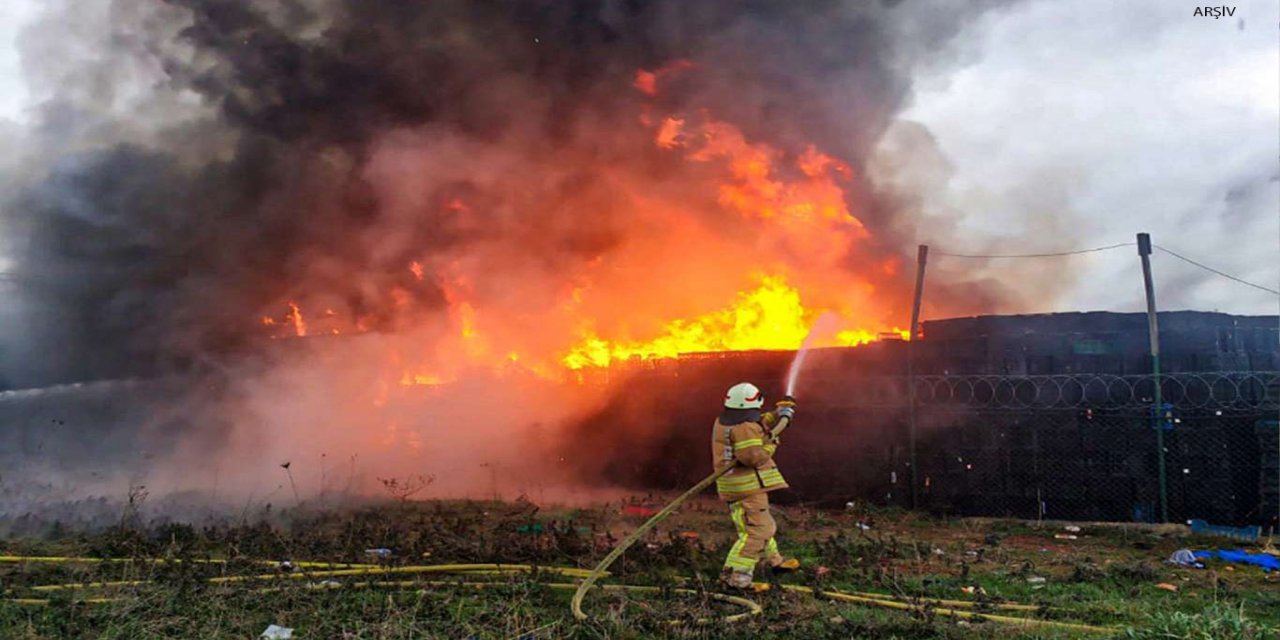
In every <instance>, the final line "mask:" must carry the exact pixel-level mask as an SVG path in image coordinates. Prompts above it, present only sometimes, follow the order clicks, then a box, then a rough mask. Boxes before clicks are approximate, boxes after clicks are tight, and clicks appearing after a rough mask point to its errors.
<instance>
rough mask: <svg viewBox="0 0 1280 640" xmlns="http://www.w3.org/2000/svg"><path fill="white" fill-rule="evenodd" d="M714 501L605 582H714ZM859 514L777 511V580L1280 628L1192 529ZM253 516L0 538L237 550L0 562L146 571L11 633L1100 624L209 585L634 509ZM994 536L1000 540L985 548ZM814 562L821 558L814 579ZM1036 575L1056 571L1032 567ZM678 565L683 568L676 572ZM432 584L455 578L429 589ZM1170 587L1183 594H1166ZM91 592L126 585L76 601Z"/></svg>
mask: <svg viewBox="0 0 1280 640" xmlns="http://www.w3.org/2000/svg"><path fill="white" fill-rule="evenodd" d="M721 511H722V506H721V505H719V504H717V503H714V502H707V503H699V504H695V505H693V506H692V507H691V508H688V509H686V510H684V511H683V512H681V513H678V514H676V515H675V516H674V517H673V518H672V520H671V521H670V522H668V523H665V524H664V525H663V526H662V527H661V530H660V531H658V532H656V533H655V534H654V535H653V536H651V537H649V538H648V539H646V540H645V541H643V542H642V543H640V544H638V545H637V546H636V547H634V548H633V550H632V551H630V552H628V554H627V555H626V556H624V558H623V560H622V561H620V562H619V564H618V565H616V566H615V568H614V573H615V575H614V577H613V578H611V579H610V580H609V582H613V583H629V584H640V585H655V586H666V587H672V586H676V585H677V584H686V585H687V586H690V587H692V588H695V589H697V588H700V587H701V586H707V587H710V588H712V589H714V584H715V579H716V577H717V575H718V572H719V566H720V562H721V559H722V558H723V554H724V552H725V550H726V548H727V545H728V543H729V535H730V531H731V529H730V527H731V525H730V524H729V522H728V518H727V517H725V516H724V514H723V513H721ZM866 515H867V514H852V513H845V512H830V511H813V510H807V509H802V508H792V509H785V508H784V509H781V510H779V513H778V519H779V521H780V523H781V531H782V532H781V534H780V542H781V544H782V546H783V548H784V551H786V552H787V553H789V554H793V555H796V556H798V557H800V558H801V559H802V560H803V561H804V563H805V566H806V567H807V570H806V571H804V572H801V573H799V574H796V575H792V576H787V577H786V578H785V581H786V582H789V583H796V584H805V585H809V586H814V587H818V588H820V589H829V590H840V591H871V592H876V593H881V594H901V595H905V596H912V597H922V596H923V597H933V598H941V599H949V600H969V601H977V602H979V603H980V608H979V609H978V610H979V611H982V610H987V611H992V612H996V611H995V609H994V607H993V605H995V604H998V603H1003V602H1017V603H1023V604H1030V605H1035V606H1037V607H1039V608H1040V609H1039V611H1038V612H1037V613H1036V614H1034V615H1036V617H1039V618H1043V619H1048V620H1061V621H1069V622H1077V623H1085V624H1092V625H1099V626H1112V627H1116V628H1117V629H1119V630H1118V631H1117V633H1116V634H1115V636H1116V637H1126V636H1127V637H1130V638H1142V639H1148V638H1150V639H1154V638H1168V639H1176V638H1195V639H1197V640H1200V639H1207V638H1219V637H1221V638H1232V639H1235V638H1239V639H1248V640H1255V639H1261V638H1272V637H1275V632H1274V629H1275V628H1276V627H1277V626H1278V625H1280V583H1276V582H1272V581H1269V580H1268V577H1267V576H1264V575H1263V574H1262V573H1261V571H1260V570H1258V569H1256V568H1248V567H1240V568H1235V570H1233V571H1228V569H1227V567H1226V565H1223V564H1221V563H1216V564H1214V565H1212V566H1211V567H1210V568H1209V569H1208V570H1202V571H1198V570H1194V569H1181V568H1176V567H1171V566H1169V565H1165V564H1163V563H1162V562H1161V560H1162V559H1163V558H1165V557H1167V556H1168V555H1169V553H1170V552H1171V551H1172V550H1173V549H1176V548H1178V547H1179V546H1182V545H1185V544H1188V542H1187V540H1186V539H1178V538H1175V537H1171V536H1168V535H1163V536H1160V535H1152V534H1149V533H1142V532H1134V531H1126V532H1122V533H1117V532H1115V531H1111V530H1105V531H1104V530H1099V531H1092V530H1086V532H1084V536H1083V537H1082V538H1081V539H1080V540H1078V541H1071V542H1070V543H1067V542H1064V541H1057V540H1054V538H1053V533H1054V531H1053V530H1042V529H1037V528H1035V527H1031V526H1027V525H1024V524H1021V523H1012V522H1001V521H996V522H984V523H977V524H975V523H972V522H965V521H957V520H946V521H942V520H936V521H934V520H930V519H929V518H927V517H922V516H920V515H918V514H910V513H903V512H877V513H875V514H873V515H874V516H875V525H874V528H873V529H872V530H871V531H867V532H863V531H860V530H858V529H857V528H856V527H854V526H853V524H854V522H855V521H857V520H858V519H859V518H861V517H865V516H866ZM259 516H260V517H258V518H257V519H255V520H254V521H253V522H252V523H243V522H240V523H237V522H228V523H220V524H212V525H208V526H202V527H192V526H187V525H174V524H157V525H155V526H139V525H136V524H133V525H129V526H117V527H111V528H108V529H106V530H103V531H100V532H97V533H92V534H82V533H72V532H67V531H64V530H51V531H50V532H49V533H50V535H47V536H44V537H38V538H37V537H25V538H20V539H9V540H5V541H3V542H0V552H3V553H6V554H22V555H79V556H100V557H118V558H137V559H141V558H175V559H183V560H191V559H201V558H233V559H239V560H233V561H231V562H228V563H226V564H197V563H191V562H183V563H168V564H158V563H147V562H125V563H100V564H80V565H55V564H30V565H16V564H0V586H3V587H4V588H5V589H7V590H8V593H9V595H10V596H18V597H42V596H40V594H38V593H36V592H33V591H31V590H30V588H31V587H33V586H36V585H45V584H60V583H68V582H85V581H96V580H122V579H131V580H147V581H150V582H149V584H148V585H146V586H141V587H127V588H118V589H115V590H106V591H104V590H95V591H93V592H83V591H63V592H54V595H53V599H52V602H51V603H50V604H49V605H48V606H41V607H35V606H23V605H17V604H14V603H13V602H11V601H7V600H3V601H0V638H4V639H6V640H7V639H9V638H23V639H45V638H121V639H123V638H128V639H131V640H132V639H150V638H155V639H157V640H158V639H161V638H164V639H171V638H201V639H202V640H214V639H220V638H249V637H254V636H255V635H256V634H258V633H260V632H261V631H262V630H263V629H264V628H266V626H267V625H268V624H279V625H283V626H287V627H293V628H295V629H296V635H295V637H299V638H343V639H344V640H345V639H350V640H354V639H375V638H376V639H384V638H385V639H390V638H449V639H452V640H457V639H459V638H471V637H474V638H477V639H480V638H530V639H532V638H616V639H630V638H653V637H659V638H707V639H722V638H723V639H728V638H743V639H746V638H779V639H781V638H842V639H843V638H911V639H926V638H930V639H932V638H938V639H956V640H978V639H986V638H1001V639H1002V640H1003V639H1006V638H1075V637H1098V636H1093V635H1088V634H1083V635H1082V634H1079V633H1073V632H1066V631H1060V630H1056V629H1046V628H1042V629H1035V628H1014V627H1010V626H1006V625H1003V624H998V623H991V622H983V621H973V622H968V621H962V620H957V619H953V618H951V617H949V616H945V615H941V614H939V613H938V612H937V611H936V609H935V608H934V607H929V606H922V607H919V608H917V609H916V610H914V611H896V610H888V609H881V608H875V607H869V606H863V605H854V604H844V603H834V602H831V601H827V600H823V599H819V598H815V597H812V596H808V595H804V594H798V593H791V592H785V591H782V590H777V589H775V590H771V591H769V592H765V593H762V594H758V595H756V596H754V597H755V598H756V599H757V600H759V601H760V603H761V604H762V605H763V607H764V611H765V612H764V614H763V615H762V616H760V617H758V618H754V619H751V620H750V621H748V622H744V623H740V624H738V625H734V626H724V625H713V626H701V627H700V626H696V625H692V624H682V625H676V626H672V625H669V624H666V623H667V622H668V621H670V620H673V619H675V620H684V621H690V620H693V619H695V618H698V617H703V616H717V615H723V614H726V613H729V612H734V611H736V609H733V608H732V607H726V606H725V605H722V604H719V603H716V602H714V601H710V600H708V599H706V598H702V597H693V596H682V595H673V594H669V593H663V594H650V595H644V596H637V595H631V594H618V593H601V592H596V593H594V594H593V595H591V596H590V597H589V598H588V601H587V609H588V611H589V612H590V613H591V614H592V615H593V616H595V618H594V619H593V620H592V621H589V622H585V623H579V622H576V621H574V620H573V619H572V616H571V615H569V607H568V604H569V596H570V592H566V591H562V590H557V589H553V588H551V586H549V584H548V583H550V582H563V581H565V579H564V578H559V577H555V576H548V575H533V576H527V575H526V576H505V577H500V578H495V579H494V581H493V584H491V585H489V586H486V587H485V588H483V589H477V588H474V587H470V586H464V585H462V584H461V582H462V581H463V580H464V578H460V577H459V578H452V579H450V578H441V577H440V576H416V577H415V576H413V575H406V576H401V577H397V578H396V579H403V580H416V581H417V583H416V584H415V585H414V586H412V587H410V588H407V589H390V588H368V589H361V588H354V587H353V586H352V584H351V583H352V582H355V581H357V580H358V579H355V578H339V579H335V580H336V581H337V582H339V583H340V584H341V585H342V586H341V587H340V588H338V589H331V590H317V589H309V588H307V582H308V581H307V580H287V581H280V580H274V581H260V582H244V583H232V584H210V583H208V582H207V581H206V579H207V578H210V577H214V576H222V575H231V576H251V575H258V574H261V573H263V572H264V568H263V567H262V566H260V565H256V564H252V563H250V562H248V559H277V560H278V559H284V558H290V559H293V560H308V559H309V560H325V561H335V562H365V561H368V558H367V557H366V556H365V555H364V553H363V550H364V549H366V548H369V547H388V548H391V549H394V550H395V551H396V554H397V555H396V557H395V558H393V559H392V561H391V563H392V564H435V563H471V562H503V563H534V564H540V565H546V566H551V565H557V566H577V567H589V566H591V565H593V564H594V563H595V562H596V561H597V560H598V559H599V558H600V557H602V556H603V555H604V554H605V553H606V552H607V551H608V549H609V548H610V546H611V545H612V544H613V543H614V542H616V540H617V539H618V538H620V537H621V536H622V535H624V534H625V533H626V532H627V531H629V530H631V529H632V528H634V527H635V526H636V525H637V524H638V523H639V521H638V520H637V519H635V518H630V517H625V516H622V515H619V513H618V512H617V510H616V509H615V508H603V507H602V508H598V509H576V510H572V511H570V510H561V511H546V510H539V509H538V508H536V507H534V506H532V505H530V504H528V503H511V504H497V503H466V502H426V503H411V504H407V505H399V504H397V505H388V506H380V507H368V508H359V509H353V510H345V511H326V512H313V511H307V510H298V511H293V512H286V513H283V514H281V513H273V514H259ZM931 522H932V525H931V524H930V523H931ZM533 524H537V525H540V526H538V527H532V526H530V525H533ZM688 532H697V534H698V535H697V536H696V537H694V536H690V535H688ZM682 533H684V534H685V535H682ZM989 534H996V535H997V536H998V537H999V540H998V541H994V542H995V544H990V543H991V542H993V540H992V539H990V538H988V536H989ZM935 549H936V550H939V551H940V553H939V552H935ZM818 567H825V568H826V569H827V571H825V572H823V573H822V575H819V574H818V572H816V571H815V569H816V568H818ZM1032 576H1037V577H1043V578H1045V581H1044V582H1043V583H1032V582H1029V581H1028V578H1029V577H1032ZM683 578H690V581H689V582H688V583H684V582H680V580H681V579H683ZM428 579H430V580H442V579H444V580H446V581H449V580H452V582H451V583H449V584H426V582H425V581H426V580H428ZM465 580H471V581H474V580H476V578H466V579H465ZM314 581H315V580H311V582H314ZM1159 582H1169V583H1172V584H1176V585H1178V587H1179V589H1178V591H1177V592H1176V593H1170V592H1167V591H1163V590H1160V589H1157V588H1156V587H1155V585H1156V584H1157V583H1159ZM966 587H976V588H980V589H981V591H982V592H984V595H969V594H966V593H964V591H963V589H964V588H966ZM265 588H270V589H271V590H270V591H263V589H265ZM91 595H109V596H113V597H117V598H118V599H117V600H114V601H112V602H109V603H105V604H89V603H85V602H83V598H84V597H86V596H91ZM1000 613H1004V614H1006V615H1015V616H1024V615H1028V614H1025V613H1022V612H1016V613H1009V612H1000ZM1206 633H1207V634H1209V635H1205V634H1206ZM1197 634H1199V635H1197Z"/></svg>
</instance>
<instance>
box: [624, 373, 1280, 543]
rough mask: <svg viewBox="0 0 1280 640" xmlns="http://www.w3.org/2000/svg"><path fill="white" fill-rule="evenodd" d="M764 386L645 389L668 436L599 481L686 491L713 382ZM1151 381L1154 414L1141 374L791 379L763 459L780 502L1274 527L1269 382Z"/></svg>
mask: <svg viewBox="0 0 1280 640" xmlns="http://www.w3.org/2000/svg"><path fill="white" fill-rule="evenodd" d="M774 376H776V372H773V371H771V370H770V369H767V368H761V369H759V370H758V371H756V370H748V368H747V367H745V366H743V363H742V362H741V361H738V362H730V363H726V364H725V365H724V366H723V370H720V365H717V368H716V369H712V370H699V371H683V370H682V371H681V372H680V374H679V375H670V374H661V375H659V374H658V373H655V374H654V375H653V376H650V377H647V378H645V379H644V381H643V384H642V385H641V388H644V389H646V390H647V392H648V393H652V394H654V400H652V403H653V407H654V413H653V414H652V415H656V416H670V418H669V420H670V424H669V425H667V427H666V428H665V429H662V430H656V431H659V432H662V433H666V434H667V435H666V436H665V437H663V438H658V439H655V440H654V441H652V442H649V441H645V442H644V443H638V444H637V446H636V447H634V448H630V449H628V450H627V452H626V455H625V457H624V458H625V459H624V460H622V461H621V464H618V465H616V468H615V469H613V470H611V472H610V473H611V474H612V475H613V476H614V479H617V480H620V481H623V482H630V483H634V484H637V485H643V486H650V487H661V488H670V489H675V488H679V487H681V486H685V485H687V483H689V482H691V481H695V480H697V479H698V474H699V473H702V472H703V471H704V469H705V467H706V464H707V462H706V453H705V452H706V446H707V445H706V442H705V437H706V433H705V430H704V429H698V428H692V427H691V424H690V420H691V418H690V417H691V416H707V407H710V406H715V405H716V404H718V402H719V399H720V398H722V397H723V381H724V380H728V379H737V378H739V377H743V378H747V379H761V380H768V379H772V378H773V377H774ZM909 381H910V382H909ZM1159 383H1160V387H1161V392H1162V393H1161V395H1162V398H1163V403H1162V410H1161V411H1160V412H1159V415H1158V414H1157V411H1156V410H1155V407H1154V390H1155V385H1156V378H1155V377H1153V376H1111V375H1094V374H1081V375H1053V376H990V375H980V376H979V375H974V376H934V375H924V376H917V377H914V378H908V377H906V376H882V377H875V376H866V375H859V374H856V373H837V372H836V371H833V370H827V371H822V370H815V371H812V372H806V373H805V378H804V381H803V387H804V389H803V398H802V405H801V411H800V419H799V420H798V422H797V428H796V429H795V430H794V432H793V433H791V434H789V435H788V436H786V438H785V440H786V442H784V443H783V446H782V447H781V448H780V449H779V451H778V462H779V464H780V465H781V466H782V468H783V472H784V474H785V476H786V477H787V480H788V482H789V483H790V484H791V486H792V488H793V491H791V492H789V493H788V494H786V495H780V496H778V498H779V499H780V500H787V499H793V500H798V501H802V502H808V503H813V504H821V505H832V506H840V505H843V504H844V503H845V502H848V501H854V500H865V501H870V502H872V503H877V504H891V505H899V506H902V507H908V508H910V507H912V506H914V507H916V508H920V509H926V510H931V511H935V512H940V513H947V514H955V515H983V516H1013V517H1022V518H1039V517H1043V518H1049V519H1073V520H1109V521H1147V522H1155V521H1160V520H1161V519H1163V514H1162V510H1161V493H1162V491H1161V486H1162V484H1163V487H1164V489H1163V493H1164V497H1165V503H1166V504H1167V517H1168V520H1169V521H1174V522H1180V521H1185V520H1189V519H1192V518H1199V519H1204V520H1206V521H1209V522H1212V523H1217V524H1233V525H1243V524H1260V525H1264V526H1270V527H1276V526H1277V518H1278V517H1280V501H1278V500H1277V492H1278V488H1280V442H1278V439H1277V432H1278V431H1280V427H1278V425H1280V420H1278V419H1277V418H1278V417H1280V372H1244V373H1230V372H1223V373H1201V374H1172V375H1162V376H1160V377H1159ZM912 384H914V387H915V405H916V411H915V414H916V424H917V431H918V437H917V438H916V439H915V447H914V451H913V449H912V439H911V438H910V423H911V413H912V411H911V406H912V400H911V395H912V394H911V393H910V391H911V385H912ZM634 410H635V408H634V407H630V408H628V409H626V410H624V411H621V412H620V413H621V414H624V415H622V416H621V417H611V418H609V419H608V420H605V421H604V422H603V423H602V425H603V424H612V422H610V421H611V420H617V419H622V417H625V414H626V413H628V412H633V411H634ZM701 419H702V418H698V420H701ZM706 420H707V424H708V425H709V424H710V417H709V416H707V417H706ZM601 428H603V426H602V427H601ZM1157 429H1159V431H1157ZM1160 440H1163V447H1161V446H1159V441H1160ZM1162 449H1163V450H1162ZM1161 454H1163V458H1164V465H1163V469H1164V473H1163V482H1162V474H1161V464H1160V458H1161ZM912 459H915V460H916V465H917V468H916V469H915V474H914V478H915V484H916V486H915V492H914V493H915V495H914V496H913V495H912V494H913V492H912V478H913V474H912V468H911V461H912ZM913 497H914V500H913Z"/></svg>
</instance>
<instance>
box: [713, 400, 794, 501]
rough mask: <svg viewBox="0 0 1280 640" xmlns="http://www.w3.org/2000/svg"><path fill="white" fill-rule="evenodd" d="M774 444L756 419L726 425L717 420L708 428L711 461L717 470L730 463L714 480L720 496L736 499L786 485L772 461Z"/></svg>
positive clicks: (785, 486)
mask: <svg viewBox="0 0 1280 640" xmlns="http://www.w3.org/2000/svg"><path fill="white" fill-rule="evenodd" d="M777 448H778V446H777V445H776V444H773V442H772V441H771V439H770V438H769V436H768V434H766V433H765V431H764V428H763V427H761V426H760V425H759V424H758V423H755V422H742V423H739V424H735V425H727V426H726V425H723V424H720V421H719V420H716V423H715V426H713V427H712V429H711V458H712V464H713V466H714V467H715V469H716V471H720V470H721V469H724V468H725V467H729V466H732V467H733V469H732V470H731V471H729V473H726V474H725V475H723V476H720V478H719V479H718V480H716V491H717V492H719V494H720V498H721V499H723V500H728V501H729V502H736V501H738V500H741V499H743V498H746V497H749V496H753V495H756V494H759V493H765V492H768V491H776V490H778V489H786V488H787V481H786V480H784V479H783V478H782V472H781V471H778V465H777V464H776V463H775V462H774V461H773V452H774V450H775V449H777Z"/></svg>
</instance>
